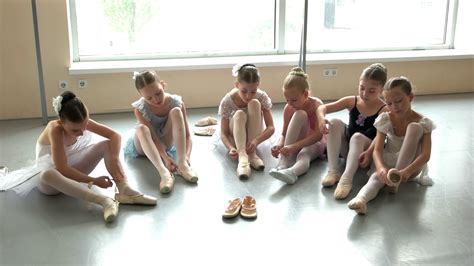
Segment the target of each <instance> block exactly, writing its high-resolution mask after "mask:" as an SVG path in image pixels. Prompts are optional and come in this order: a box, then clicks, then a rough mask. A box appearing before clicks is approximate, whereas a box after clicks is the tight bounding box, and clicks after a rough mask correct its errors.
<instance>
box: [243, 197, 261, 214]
mask: <svg viewBox="0 0 474 266" xmlns="http://www.w3.org/2000/svg"><path fill="white" fill-rule="evenodd" d="M240 215H241V216H242V217H244V218H247V219H254V218H257V202H256V201H255V199H254V198H253V197H252V196H245V197H244V200H243V201H242V207H241V208H240Z"/></svg>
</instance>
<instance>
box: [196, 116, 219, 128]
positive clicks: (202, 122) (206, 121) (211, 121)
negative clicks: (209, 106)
mask: <svg viewBox="0 0 474 266" xmlns="http://www.w3.org/2000/svg"><path fill="white" fill-rule="evenodd" d="M194 125H195V126H197V127H205V126H212V125H217V119H215V118H214V117H210V116H208V117H204V118H201V119H199V120H198V121H197V122H196V124H194Z"/></svg>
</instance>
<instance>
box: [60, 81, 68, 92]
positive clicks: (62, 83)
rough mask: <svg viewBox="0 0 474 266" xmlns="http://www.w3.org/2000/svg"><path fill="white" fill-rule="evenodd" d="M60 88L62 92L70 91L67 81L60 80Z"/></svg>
mask: <svg viewBox="0 0 474 266" xmlns="http://www.w3.org/2000/svg"><path fill="white" fill-rule="evenodd" d="M58 88H59V89H60V90H67V89H68V84H67V81H65V80H58Z"/></svg>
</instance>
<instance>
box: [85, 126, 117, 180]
mask: <svg viewBox="0 0 474 266" xmlns="http://www.w3.org/2000/svg"><path fill="white" fill-rule="evenodd" d="M87 130H89V131H91V132H94V133H96V134H97V135H100V136H102V137H104V138H106V139H108V140H109V141H110V146H109V148H110V158H109V159H108V160H109V161H108V162H109V163H110V168H111V169H110V171H111V172H110V175H111V176H112V178H113V179H114V180H115V181H117V182H122V181H123V180H124V179H125V173H124V172H123V170H122V167H121V166H120V159H119V156H120V146H121V145H122V137H121V136H120V134H119V133H117V132H116V131H114V130H113V129H111V128H110V127H108V126H105V125H103V124H100V123H97V122H96V121H94V120H92V119H89V123H88V124H87Z"/></svg>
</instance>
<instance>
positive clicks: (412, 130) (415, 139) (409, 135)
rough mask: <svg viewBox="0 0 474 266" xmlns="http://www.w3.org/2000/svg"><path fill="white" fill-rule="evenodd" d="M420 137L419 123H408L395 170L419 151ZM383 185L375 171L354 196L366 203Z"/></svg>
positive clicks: (407, 162)
mask: <svg viewBox="0 0 474 266" xmlns="http://www.w3.org/2000/svg"><path fill="white" fill-rule="evenodd" d="M422 137H423V128H422V126H421V125H420V124H419V123H410V124H409V125H408V127H407V131H406V134H405V138H404V140H403V144H402V148H401V149H400V153H399V155H398V158H397V163H396V165H395V168H396V169H397V170H401V169H403V168H405V167H407V166H408V165H409V164H410V163H411V162H413V160H414V159H415V157H416V155H417V154H418V153H419V147H420V141H421V138H422ZM418 173H419V172H418ZM418 173H416V174H415V175H414V176H416V175H417V174H418ZM384 185H385V184H384V183H383V182H381V181H380V180H379V178H378V175H377V172H375V173H373V174H372V175H371V176H370V179H369V181H368V182H367V184H366V185H365V186H364V187H362V189H361V190H360V191H359V194H357V196H356V198H359V199H360V200H362V201H364V202H365V203H367V202H369V201H370V200H372V199H374V198H375V197H376V196H377V193H378V192H379V190H380V189H381V188H382V187H384Z"/></svg>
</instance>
